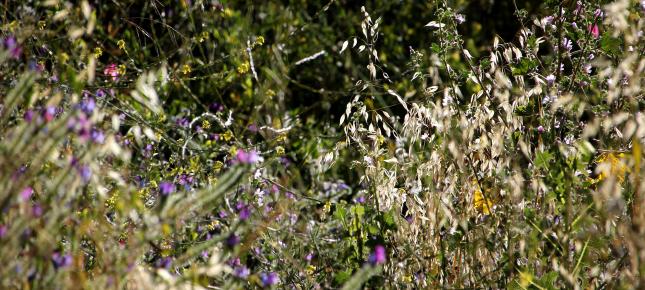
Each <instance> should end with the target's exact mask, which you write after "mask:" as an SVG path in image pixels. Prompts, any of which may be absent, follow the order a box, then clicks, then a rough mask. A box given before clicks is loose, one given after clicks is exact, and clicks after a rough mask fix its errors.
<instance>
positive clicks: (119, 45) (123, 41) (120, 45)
mask: <svg viewBox="0 0 645 290" xmlns="http://www.w3.org/2000/svg"><path fill="white" fill-rule="evenodd" d="M116 45H117V46H118V47H119V49H122V50H125V40H123V39H119V41H117V42H116Z"/></svg>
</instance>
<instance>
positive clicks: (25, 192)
mask: <svg viewBox="0 0 645 290" xmlns="http://www.w3.org/2000/svg"><path fill="white" fill-rule="evenodd" d="M33 193H34V189H33V188H31V187H25V189H23V190H22V191H21V192H20V197H21V198H22V200H29V198H31V195H32V194H33Z"/></svg>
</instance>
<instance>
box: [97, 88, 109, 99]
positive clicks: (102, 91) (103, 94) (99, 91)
mask: <svg viewBox="0 0 645 290" xmlns="http://www.w3.org/2000/svg"><path fill="white" fill-rule="evenodd" d="M106 95H107V94H106V93H105V91H104V90H103V89H98V90H96V96H97V97H99V98H103V97H105V96H106Z"/></svg>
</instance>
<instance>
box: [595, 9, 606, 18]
mask: <svg viewBox="0 0 645 290" xmlns="http://www.w3.org/2000/svg"><path fill="white" fill-rule="evenodd" d="M593 15H594V16H595V17H596V18H602V17H603V16H604V13H603V12H602V10H601V9H600V8H598V9H596V11H594V12H593Z"/></svg>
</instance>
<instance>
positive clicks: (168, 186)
mask: <svg viewBox="0 0 645 290" xmlns="http://www.w3.org/2000/svg"><path fill="white" fill-rule="evenodd" d="M175 190H176V188H175V184H174V183H172V182H168V181H162V182H161V183H159V192H160V193H161V194H162V195H169V194H171V193H173V192H175Z"/></svg>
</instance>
